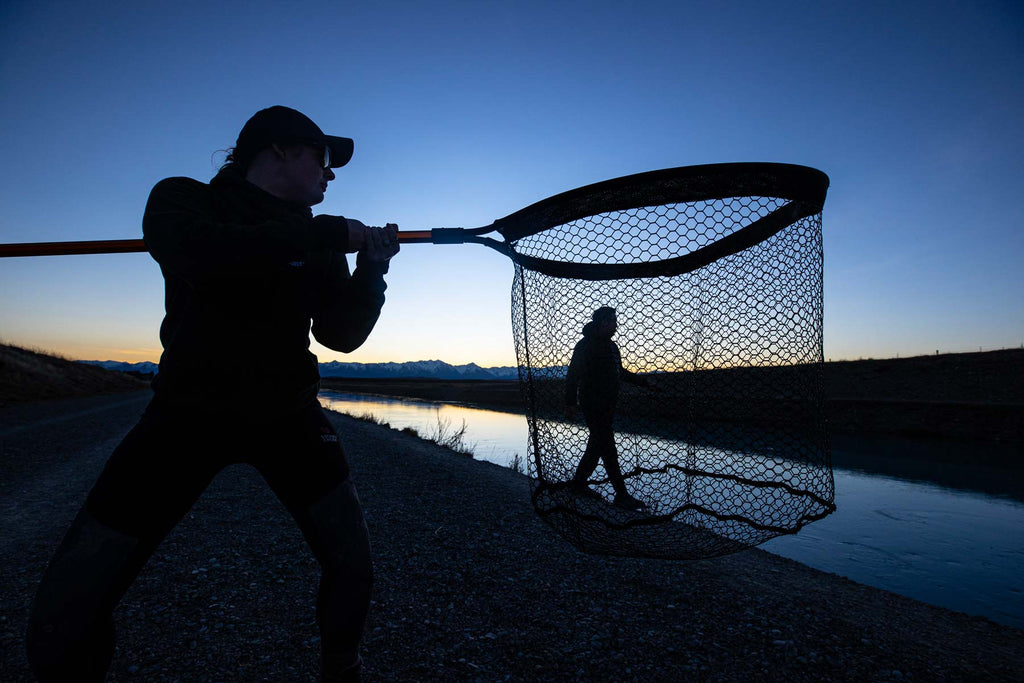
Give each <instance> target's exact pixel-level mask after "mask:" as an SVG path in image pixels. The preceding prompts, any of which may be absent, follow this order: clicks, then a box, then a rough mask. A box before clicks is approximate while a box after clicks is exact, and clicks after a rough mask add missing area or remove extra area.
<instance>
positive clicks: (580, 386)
mask: <svg viewBox="0 0 1024 683" xmlns="http://www.w3.org/2000/svg"><path fill="white" fill-rule="evenodd" d="M597 328H598V323H596V322H594V321H591V322H589V323H587V324H586V325H584V326H583V339H581V340H580V341H579V342H578V343H577V344H576V347H575V348H574V349H573V351H572V360H570V361H569V370H568V372H567V373H566V377H565V404H566V405H567V406H574V405H576V400H577V396H578V397H579V404H580V407H581V408H583V410H584V411H585V412H595V411H601V412H608V413H610V412H611V411H613V410H614V409H615V404H616V402H617V401H618V398H619V380H625V381H627V382H631V383H633V384H640V385H645V384H647V379H646V378H645V377H643V376H642V375H637V374H634V373H632V372H630V371H628V370H626V369H625V368H623V367H622V357H621V356H620V354H619V347H618V346H617V345H616V344H615V342H613V341H612V340H611V337H610V336H601V335H599V334H598V332H597Z"/></svg>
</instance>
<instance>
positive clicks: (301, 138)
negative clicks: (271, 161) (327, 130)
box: [234, 105, 354, 168]
mask: <svg viewBox="0 0 1024 683" xmlns="http://www.w3.org/2000/svg"><path fill="white" fill-rule="evenodd" d="M293 142H304V143H309V144H313V145H326V146H327V147H330V148H331V168H339V167H341V166H344V165H345V164H347V163H348V162H349V160H350V159H351V158H352V150H353V146H354V145H353V142H352V139H351V138H341V137H337V136H334V135H325V134H324V132H323V131H322V130H320V127H319V126H318V125H316V124H315V123H313V121H312V119H310V118H309V117H308V116H306V115H305V114H303V113H302V112H300V111H296V110H294V109H291V108H290V107H282V106H280V105H277V106H273V107H267V108H266V109H261V110H259V111H258V112H256V113H255V114H253V116H252V118H250V119H249V120H248V121H246V122H245V125H244V126H242V131H241V132H240V133H239V134H238V141H237V142H236V143H235V151H234V157H235V160H236V161H237V163H238V164H239V165H240V166H241V167H242V168H245V167H247V166H248V165H249V163H250V162H251V161H252V159H253V157H254V156H256V153H257V152H259V151H260V150H262V149H265V148H267V147H269V146H270V145H273V144H288V143H293Z"/></svg>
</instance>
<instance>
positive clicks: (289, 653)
mask: <svg viewBox="0 0 1024 683" xmlns="http://www.w3.org/2000/svg"><path fill="white" fill-rule="evenodd" d="M145 400H146V396H145V394H136V395H134V396H108V397H96V398H93V399H76V400H72V401H60V402H53V403H46V404H33V405H28V406H17V407H15V408H8V409H5V410H3V411H0V434H2V439H3V445H2V453H0V474H2V478H0V493H2V504H0V538H2V539H3V540H2V542H0V561H2V564H0V566H2V572H3V574H2V582H0V649H2V668H0V680H3V681H23V680H29V676H28V671H27V665H26V663H25V660H24V655H23V654H22V647H21V633H22V629H23V625H24V621H25V617H26V613H27V605H28V601H29V599H30V597H31V594H32V592H33V590H34V587H35V584H36V582H37V581H38V579H39V576H40V575H41V573H42V570H43V568H44V566H45V563H46V561H47V560H48V558H49V556H50V554H51V553H52V551H53V549H54V547H55V545H56V543H57V542H58V541H59V538H60V535H61V534H62V532H63V530H64V529H65V527H66V526H67V524H68V523H69V521H70V519H71V518H72V516H73V515H74V514H75V512H76V510H77V508H78V507H79V505H80V504H81V502H82V500H83V498H84V496H85V494H86V492H87V491H88V488H89V487H90V486H91V484H92V482H93V480H94V479H95V477H96V475H97V474H98V472H99V470H100V468H102V465H103V462H104V460H105V459H106V457H107V455H108V454H109V452H110V450H111V449H112V448H113V446H114V445H115V444H116V443H117V441H118V440H119V438H120V437H121V435H123V434H124V433H125V432H126V431H127V430H128V429H129V428H130V427H131V426H132V424H134V421H135V419H136V418H137V416H138V414H139V412H140V411H141V409H142V407H143V406H144V404H145ZM69 416H70V417H69ZM333 419H334V420H335V422H336V424H337V426H338V427H339V430H340V433H341V434H342V437H343V441H344V443H345V446H346V450H347V451H348V454H349V458H350V461H351V463H352V466H353V473H354V478H355V481H356V484H357V486H358V488H359V491H360V495H361V497H362V499H363V502H364V505H365V508H366V515H367V521H368V524H369V526H370V531H371V535H372V538H373V542H374V559H375V570H376V585H375V596H374V605H373V610H372V613H371V616H370V621H369V624H368V631H367V637H366V645H365V652H364V656H365V659H366V667H365V673H366V676H365V679H366V680H369V681H435V680H451V681H476V680H479V681H503V680H513V681H535V680H536V681H549V680H557V681H563V680H581V681H583V680H586V681H629V680H656V681H677V680H711V681H748V680H766V679H767V680H837V681H838V680H843V681H846V680H848V681H902V680H918V681H922V680H1020V679H1021V674H1020V661H1021V655H1022V653H1024V631H1020V630H1017V629H1013V628H1010V627H1006V626H1001V625H997V624H994V623H992V622H990V621H988V620H985V619H981V618H975V617H968V616H966V615H963V614H959V613H956V612H951V611H948V610H944V609H941V608H937V607H931V606H928V605H924V604H922V603H919V602H915V601H913V600H910V599H907V598H903V597H900V596H897V595H894V594H891V593H887V592H885V591H881V590H877V589H874V588H869V587H866V586H862V585H859V584H856V583H853V582H851V581H847V580H845V579H842V578H839V577H836V576H834V575H830V574H826V573H823V572H820V571H817V570H814V569H810V568H808V567H805V566H803V565H800V564H797V563H795V562H792V561H789V560H786V559H783V558H779V557H775V556H773V555H770V554H768V553H765V552H761V551H758V550H752V551H747V552H744V553H740V554H737V555H733V556H730V557H725V558H719V559H716V560H711V561H705V562H692V563H679V562H664V561H649V560H629V559H613V558H601V557H592V556H588V555H583V554H581V553H579V552H577V551H576V550H574V549H573V548H572V547H570V546H569V545H567V544H566V543H564V542H563V541H561V540H560V539H559V538H558V537H557V536H555V535H554V534H553V533H552V532H551V531H549V529H548V528H547V527H546V526H545V525H544V524H543V523H542V522H541V521H540V520H539V519H538V518H536V517H535V516H534V514H533V513H532V510H531V508H530V505H529V499H528V488H527V483H526V480H525V479H524V478H522V477H520V476H518V475H516V474H514V473H513V472H511V471H509V470H506V469H503V468H500V467H497V466H495V465H491V464H489V463H485V462H479V461H473V460H471V459H469V458H466V457H464V456H458V455H454V454H452V453H450V452H447V451H444V450H442V449H440V448H438V447H436V446H434V445H433V444H429V443H426V442H423V441H420V440H418V439H416V438H414V437H411V436H408V435H405V434H400V433H398V432H394V431H392V430H388V429H385V428H382V427H378V426H375V425H371V424H367V423H363V422H359V421H356V420H353V419H351V418H347V417H344V416H340V415H339V416H336V417H334V418H333ZM316 577H317V568H316V564H315V562H314V561H313V559H312V557H311V556H310V555H309V553H308V551H307V550H306V548H305V546H304V543H303V540H302V538H301V536H300V535H299V533H298V531H297V529H296V528H295V527H294V525H293V524H292V522H291V520H290V519H289V517H288V515H287V513H286V512H285V511H284V509H283V508H282V506H281V505H280V504H279V503H278V502H277V501H276V499H275V498H274V497H273V495H272V494H271V493H270V492H269V491H268V490H267V489H266V487H265V485H264V484H263V483H262V481H261V480H260V478H259V476H258V475H257V474H255V472H254V471H252V470H249V469H247V468H244V467H237V468H232V469H228V470H226V471H225V472H223V473H222V474H221V476H220V477H218V479H217V480H215V482H214V484H213V485H212V486H211V487H210V489H209V490H208V491H207V492H206V493H205V494H204V496H203V497H202V498H201V499H200V501H199V502H198V503H197V505H196V507H195V508H194V509H193V511H192V513H191V514H190V515H188V516H187V517H186V519H185V520H184V521H183V522H182V523H181V524H180V525H179V526H178V528H177V529H176V530H175V531H174V532H173V533H172V534H171V536H169V537H168V539H167V540H166V541H165V543H164V544H163V545H162V546H161V548H160V549H159V551H158V552H157V554H156V556H154V558H153V560H152V561H151V562H150V564H149V565H148V566H147V567H146V568H145V570H144V571H143V573H142V575H141V576H140V577H139V580H138V581H137V582H136V584H135V585H134V586H133V587H132V589H131V590H130V591H129V593H128V595H127V596H126V598H125V600H124V602H123V603H122V605H121V607H120V608H119V610H118V613H117V623H118V630H119V633H120V646H119V651H118V655H117V658H116V660H115V663H114V667H113V670H112V672H111V676H110V679H109V680H111V681H227V680H239V681H305V680H315V677H314V675H313V674H314V673H315V671H316V657H317V641H316V628H315V625H314V622H313V602H314V593H315V588H316Z"/></svg>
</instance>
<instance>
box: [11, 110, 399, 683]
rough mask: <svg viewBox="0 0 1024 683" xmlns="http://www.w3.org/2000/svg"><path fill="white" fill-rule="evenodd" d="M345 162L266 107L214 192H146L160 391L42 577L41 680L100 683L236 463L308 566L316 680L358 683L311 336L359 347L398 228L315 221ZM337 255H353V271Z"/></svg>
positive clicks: (291, 119) (361, 556)
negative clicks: (217, 484)
mask: <svg viewBox="0 0 1024 683" xmlns="http://www.w3.org/2000/svg"><path fill="white" fill-rule="evenodd" d="M351 156H352V141H351V140H350V139H348V138H340V137H334V136H328V135H324V133H323V131H321V130H320V128H319V127H317V125H316V124H315V123H313V122H312V121H311V120H309V119H308V118H307V117H306V116H304V115H303V114H301V113H299V112H297V111H295V110H293V109H288V108H286V107H271V108H269V109H264V110H262V111H260V112H257V113H256V114H255V115H254V116H253V117H252V118H251V119H249V121H248V122H247V123H246V124H245V126H244V127H243V128H242V131H241V132H240V134H239V136H238V141H237V144H236V145H235V147H234V148H233V149H232V150H231V151H230V153H229V155H228V159H227V163H225V165H224V167H223V168H222V169H221V170H220V172H219V173H218V174H217V175H216V177H214V178H213V180H211V181H210V183H209V184H206V183H201V182H198V181H196V180H192V179H190V178H168V179H166V180H163V181H161V182H160V183H158V184H157V185H156V186H155V187H154V188H153V191H152V193H151V194H150V197H149V202H148V204H147V205H146V211H145V215H144V217H143V233H144V236H145V241H146V246H147V247H148V249H149V251H150V253H151V254H152V256H153V258H154V259H155V260H156V261H157V262H158V263H159V264H160V268H161V271H162V272H163V276H164V281H165V291H166V299H165V302H166V316H165V318H164V321H163V324H162V325H161V328H160V340H161V342H162V343H163V347H164V351H163V355H162V356H161V359H160V368H159V372H158V374H157V376H156V378H155V379H154V381H153V392H154V395H153V399H152V401H151V402H150V404H149V406H148V407H147V408H146V411H145V414H144V415H143V416H142V418H141V420H140V422H139V423H138V424H137V425H136V426H135V428H134V429H133V430H132V431H131V432H130V433H129V434H128V435H127V436H126V437H125V439H124V440H123V441H122V442H121V444H120V445H119V446H118V447H117V449H116V450H115V451H114V453H113V455H112V456H111V457H110V459H109V460H108V462H107V464H106V467H105V468H104V470H103V472H102V474H101V475H100V477H99V480H98V481H97V482H96V485H95V486H94V487H93V489H92V491H91V492H90V493H89V496H88V498H87V500H86V503H85V505H84V507H83V508H82V510H81V511H80V512H79V514H78V516H77V517H76V518H75V520H74V522H73V523H72V525H71V528H70V529H69V530H68V532H67V534H66V536H65V537H64V540H63V542H62V543H61V545H60V547H59V548H58V550H57V552H56V554H55V555H54V557H53V559H52V561H51V562H50V565H49V567H48V568H47V570H46V573H45V575H44V577H43V580H42V583H41V584H40V587H39V590H38V593H37V595H36V599H35V602H34V603H33V606H32V611H31V616H30V623H29V629H28V634H27V649H28V655H29V661H30V663H31V665H32V669H33V671H34V672H35V674H36V676H37V677H38V678H39V679H40V680H42V681H102V680H104V678H105V676H106V671H107V668H108V667H109V665H110V661H111V658H112V656H113V652H114V628H113V619H112V612H113V610H114V608H115V606H116V605H117V603H118V602H119V601H120V599H121V597H122V596H123V595H124V592H125V591H126V590H127V589H128V587H129V586H130V585H131V583H132V582H133V581H134V579H135V577H136V575H137V574H138V572H139V571H140V570H141V569H142V567H143V565H144V564H145V563H146V561H147V560H148V559H149V557H150V555H151V554H152V553H153V552H154V550H156V548H157V546H158V545H159V544H160V542H161V541H162V540H163V538H164V537H165V536H166V535H167V534H168V533H169V532H170V531H171V530H172V529H173V528H174V526H175V525H176V524H177V523H178V520H180V519H181V518H182V516H184V514H185V513H186V512H188V510H189V509H190V508H191V507H192V505H193V503H194V502H195V501H196V499H198V498H199V496H200V495H201V494H202V492H203V490H204V489H205V488H206V487H207V485H208V484H209V483H210V481H211V480H212V479H213V477H214V476H215V475H216V474H217V473H218V472H219V471H220V470H221V469H223V468H224V467H226V466H228V465H231V464H234V463H239V462H244V463H248V464H250V465H253V466H254V467H256V469H257V470H258V471H259V472H260V473H261V474H262V475H263V477H264V479H265V480H266V481H267V483H268V484H269V485H270V487H271V489H272V490H273V491H274V493H275V494H276V495H277V496H278V498H279V499H280V500H281V501H282V503H284V505H285V507H286V508H287V509H288V511H289V512H290V513H291V515H292V516H293V517H294V519H295V521H296V522H297V523H298V525H299V527H300V529H301V530H302V533H303V536H304V537H305V539H306V541H307V542H308V543H309V546H310V548H311V549H312V551H313V554H314V555H315V557H316V559H317V561H318V562H319V564H320V567H321V570H322V574H321V581H320V588H319V593H318V596H317V603H316V619H317V624H318V626H319V629H320V636H321V675H322V680H325V681H343V680H344V681H354V680H358V678H359V669H360V665H361V661H360V658H359V642H360V639H361V637H362V631H363V623H364V621H365V618H366V614H367V612H368V609H369V604H370V590H371V584H372V567H371V563H370V544H369V538H368V533H367V529H366V524H365V522H364V519H363V514H362V509H361V507H360V503H359V499H358V497H357V496H356V491H355V488H354V486H353V484H352V482H351V480H350V479H349V468H348V463H347V461H346V459H345V454H344V452H343V451H342V448H341V446H340V444H339V443H338V437H337V435H336V433H335V431H334V429H333V428H332V427H331V424H330V422H328V420H327V418H326V417H325V416H324V414H323V411H322V410H321V408H320V405H319V403H318V400H317V392H318V386H319V372H318V369H317V359H316V357H315V356H314V355H313V354H312V353H310V352H309V333H310V329H312V333H313V336H314V337H315V338H316V339H317V341H319V342H320V343H322V344H324V345H325V346H327V347H329V348H332V349H335V350H338V351H343V352H349V351H353V350H355V349H356V348H357V347H359V346H360V345H361V344H362V343H363V342H364V341H365V340H366V338H367V336H368V335H369V334H370V331H371V330H372V329H373V327H374V325H375V323H376V321H377V318H378V316H379V314H380V310H381V307H382V305H383V304H384V290H385V288H386V285H385V283H384V274H385V273H386V272H387V270H388V263H389V259H390V258H391V257H392V256H394V255H395V254H396V253H397V252H398V235H397V226H395V225H393V224H388V225H387V226H386V227H385V228H383V229H382V228H370V227H367V226H365V225H363V224H362V223H360V222H359V221H355V220H349V219H345V218H343V217H341V216H328V215H319V216H315V217H314V216H313V215H312V212H311V210H310V207H312V206H314V205H316V204H319V203H320V202H322V201H323V199H324V192H325V191H326V190H327V184H328V182H330V181H331V180H334V178H335V175H334V171H333V170H332V169H334V168H338V167H340V166H343V165H345V164H346V163H347V162H348V161H349V159H350V158H351ZM346 252H348V253H358V256H357V260H356V269H355V271H354V272H353V273H351V274H350V273H349V268H348V264H347V261H346V257H345V253H346ZM257 561H258V560H257ZM239 580H240V581H241V580H242V577H239Z"/></svg>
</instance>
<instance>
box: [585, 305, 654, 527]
mask: <svg viewBox="0 0 1024 683" xmlns="http://www.w3.org/2000/svg"><path fill="white" fill-rule="evenodd" d="M617 327H618V321H617V320H616V317H615V309H614V308H612V307H610V306H602V307H601V308H599V309H597V310H596V311H594V313H593V315H592V319H591V321H590V322H588V323H587V324H586V325H584V326H583V339H581V340H580V341H579V342H578V343H577V344H576V347H575V348H574V349H573V351H572V360H570V361H569V371H568V373H567V374H566V378H565V380H566V381H565V412H566V417H568V418H569V419H575V418H576V405H577V397H578V399H579V406H580V408H582V409H583V419H584V421H585V422H586V424H587V429H588V430H589V431H590V434H589V436H588V437H587V449H586V451H584V453H583V458H582V459H580V463H579V465H578V466H577V468H576V474H575V475H574V476H573V478H572V482H571V483H570V485H571V488H572V490H573V491H574V492H575V493H577V494H579V495H582V496H587V497H595V498H600V497H601V496H600V494H599V493H597V492H596V491H594V490H593V489H591V488H590V486H589V484H588V479H589V478H590V475H591V474H593V473H594V470H595V469H597V463H598V462H599V461H600V462H602V463H604V469H605V471H606V472H607V473H608V479H609V481H610V482H611V484H612V488H613V489H615V505H617V506H618V507H621V508H624V509H626V510H644V509H646V507H647V506H646V505H645V504H644V503H643V501H640V500H638V499H636V498H634V497H633V496H632V495H630V493H629V490H628V489H627V488H626V482H625V480H624V479H623V477H622V470H621V468H620V467H619V454H618V451H617V449H616V448H615V431H614V429H613V428H612V422H613V421H614V419H615V406H616V404H617V403H618V399H619V381H620V380H623V381H626V382H630V383H631V384H636V385H638V386H648V382H647V378H646V377H644V376H642V375H638V374H636V373H633V372H630V371H629V370H626V369H625V368H624V367H622V357H621V355H620V354H619V347H618V346H617V345H616V344H615V342H613V341H612V336H613V335H614V334H615V330H616V329H617Z"/></svg>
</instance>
